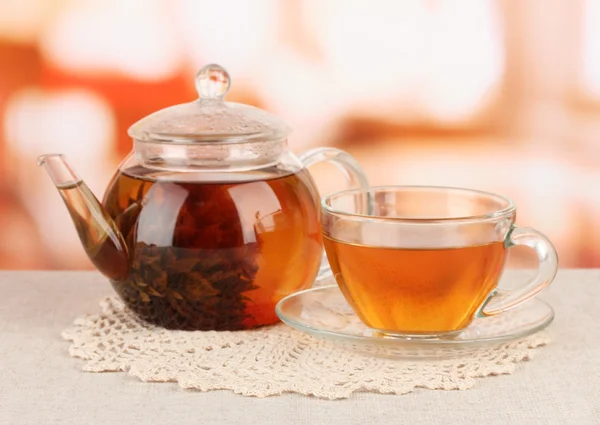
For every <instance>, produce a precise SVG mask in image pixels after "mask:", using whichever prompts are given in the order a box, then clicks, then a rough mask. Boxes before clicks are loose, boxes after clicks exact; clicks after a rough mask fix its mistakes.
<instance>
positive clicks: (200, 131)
mask: <svg viewBox="0 0 600 425" xmlns="http://www.w3.org/2000/svg"><path fill="white" fill-rule="evenodd" d="M230 83H231V80H230V78H229V74H228V73H227V71H226V70H225V69H224V68H223V67H221V66H219V65H216V64H210V65H206V66H205V67H204V68H202V69H201V70H200V71H198V73H197V74H196V78H195V84H196V91H197V92H198V96H199V98H198V99H197V100H195V101H193V102H189V103H183V104H179V105H174V106H171V107H168V108H165V109H161V110H159V111H157V112H154V113H153V114H150V115H148V116H147V117H145V118H142V119H141V120H140V121H138V122H136V123H135V124H133V125H132V126H131V127H129V130H128V134H129V136H131V137H132V138H133V139H135V140H139V141H142V142H170V143H176V144H192V143H193V144H196V143H243V142H245V141H252V142H256V141H261V140H276V139H282V138H285V137H286V136H287V135H288V134H289V133H290V129H289V127H288V126H287V125H286V123H285V122H283V121H282V120H281V119H279V118H278V117H276V116H275V115H272V114H270V113H269V112H267V111H264V110H262V109H259V108H255V107H253V106H250V105H245V104H241V103H236V102H225V101H224V100H223V98H224V96H225V95H226V94H227V92H228V91H229V86H230Z"/></svg>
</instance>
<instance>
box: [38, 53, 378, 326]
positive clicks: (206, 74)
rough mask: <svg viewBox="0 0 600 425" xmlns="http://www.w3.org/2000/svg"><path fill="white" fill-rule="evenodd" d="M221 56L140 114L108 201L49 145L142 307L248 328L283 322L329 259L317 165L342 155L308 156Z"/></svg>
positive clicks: (92, 231)
mask: <svg viewBox="0 0 600 425" xmlns="http://www.w3.org/2000/svg"><path fill="white" fill-rule="evenodd" d="M229 84H230V81H229V76H228V74H227V72H226V71H225V70H224V69H223V68H221V67H220V66H218V65H208V66H206V67H204V68H203V69H202V70H200V71H199V73H198V74H197V76H196V88H197V90H198V94H199V99H198V100H196V101H194V102H191V103H186V104H181V105H175V106H172V107H169V108H166V109H163V110H160V111H158V112H155V113H154V114H151V115H149V116H148V117H146V118H144V119H142V120H140V121H139V122H137V123H136V124H134V125H133V126H132V127H131V128H130V129H129V135H130V136H131V137H132V139H133V142H134V149H133V151H132V152H131V153H130V154H129V156H128V157H127V158H126V159H125V160H124V161H123V162H122V163H121V165H120V167H119V170H118V171H117V172H116V173H115V175H114V177H113V178H112V180H111V182H110V184H109V186H108V188H107V190H106V193H105V195H104V198H103V200H102V203H100V202H99V201H98V200H97V198H96V197H95V196H94V195H93V194H92V193H91V191H90V190H89V188H88V187H87V186H86V185H85V183H84V182H83V181H82V180H81V179H80V178H79V177H78V176H77V175H76V173H75V172H74V171H73V170H72V169H71V168H70V166H69V165H68V164H67V163H66V161H65V158H64V156H62V155H60V154H49V155H42V156H41V157H40V158H39V161H38V162H39V164H40V165H43V166H44V167H45V169H46V171H47V172H48V173H49V174H50V177H51V178H52V180H53V182H54V184H55V185H56V187H57V188H58V190H59V193H60V194H61V196H62V198H63V200H64V201H65V205H66V206H67V209H68V211H69V213H70V215H71V218H72V219H73V222H74V224H75V227H76V229H77V232H78V235H79V237H80V239H81V241H82V244H83V246H84V249H85V251H86V253H87V254H88V256H89V258H90V260H91V261H92V263H93V264H94V265H95V266H96V267H97V268H98V270H99V271H100V272H101V273H103V274H104V275H105V276H106V277H108V278H109V280H110V281H111V283H112V285H113V287H114V289H115V290H116V292H117V293H118V294H119V296H120V297H121V299H122V300H123V301H124V302H125V304H126V305H127V306H128V307H129V308H130V309H131V310H132V311H133V312H134V313H135V314H137V315H138V316H139V317H140V318H142V319H144V320H146V321H147V322H150V323H152V324H156V325H159V326H163V327H166V328H170V329H186V330H240V329H250V328H254V327H257V326H263V325H268V324H272V323H275V322H277V320H278V319H277V316H276V315H275V310H274V309H275V305H276V304H277V302H278V301H279V300H280V299H282V298H283V297H285V296H287V295H289V294H291V293H293V292H296V291H298V290H302V289H305V288H307V287H308V286H310V285H311V284H312V282H313V281H314V280H315V278H316V276H317V275H318V274H321V275H323V274H326V273H328V272H330V270H329V267H328V265H327V264H326V263H325V264H322V259H323V242H322V237H321V229H320V219H319V214H320V213H319V194H318V192H317V188H316V186H315V184H314V182H313V180H312V178H311V176H310V174H309V173H308V171H307V170H306V167H308V166H310V165H312V164H313V163H315V162H319V161H331V162H333V163H335V164H336V165H338V166H339V167H340V168H341V169H342V170H343V171H344V174H345V175H346V177H347V178H348V183H349V185H351V186H352V185H357V184H358V185H361V186H363V187H367V186H368V185H367V181H366V179H365V176H364V174H363V172H362V171H361V169H360V167H359V165H358V164H357V163H356V161H355V160H354V159H353V158H352V157H351V156H350V155H348V154H347V153H345V152H343V151H341V150H339V149H333V148H318V149H313V150H311V151H309V152H306V153H305V154H304V155H302V156H300V158H298V157H296V156H295V155H294V154H293V153H292V152H291V151H290V150H289V148H288V146H287V136H288V134H289V129H288V127H287V126H286V125H285V123H283V122H282V121H281V120H279V119H278V118H277V117H275V116H273V115H271V114H269V113H267V112H266V111H263V110H260V109H258V108H254V107H251V106H248V105H242V104H238V103H233V102H225V101H224V100H223V97H224V96H225V94H226V93H227V91H228V89H229Z"/></svg>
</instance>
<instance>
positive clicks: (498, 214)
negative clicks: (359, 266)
mask: <svg viewBox="0 0 600 425" xmlns="http://www.w3.org/2000/svg"><path fill="white" fill-rule="evenodd" d="M406 189H409V190H415V189H421V190H438V191H453V192H463V193H471V194H476V195H483V196H486V197H488V198H494V199H496V200H499V201H501V202H502V203H504V204H506V206H505V207H504V208H501V209H499V210H496V211H494V212H491V213H488V214H478V215H470V216H456V217H428V218H420V217H414V218H411V217H385V216H380V215H369V214H359V213H350V212H347V211H342V210H338V209H336V208H333V207H332V206H331V205H329V204H328V201H331V200H332V199H333V198H336V197H339V196H343V195H354V194H359V193H367V192H371V193H372V192H377V191H386V190H387V191H398V190H406ZM321 209H322V210H324V211H326V212H327V213H329V214H335V215H341V216H345V217H355V218H360V219H368V220H379V221H390V222H398V223H412V224H419V223H420V224H431V223H456V222H481V221H493V220H498V219H500V218H504V217H506V216H509V215H511V214H513V213H514V212H515V211H516V209H517V207H516V205H515V203H514V201H513V200H512V199H510V198H508V197H506V196H503V195H498V194H497V193H493V192H487V191H484V190H478V189H467V188H463V187H458V186H430V185H384V186H369V187H367V188H362V187H360V188H355V189H345V190H340V191H337V192H334V193H331V194H329V195H327V196H324V197H323V198H322V199H321Z"/></svg>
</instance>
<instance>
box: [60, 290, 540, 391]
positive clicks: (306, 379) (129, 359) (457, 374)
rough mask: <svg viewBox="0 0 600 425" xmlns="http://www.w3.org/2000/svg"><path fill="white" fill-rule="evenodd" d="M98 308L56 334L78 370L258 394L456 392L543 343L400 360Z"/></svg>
mask: <svg viewBox="0 0 600 425" xmlns="http://www.w3.org/2000/svg"><path fill="white" fill-rule="evenodd" d="M100 307H101V313H100V314H98V315H89V316H84V317H80V318H78V319H76V320H75V323H74V326H73V327H71V328H69V329H67V330H65V331H64V332H63V337H64V338H65V339H67V340H69V341H71V346H70V348H69V353H70V355H71V356H72V357H78V358H81V359H84V360H85V362H84V365H83V370H84V371H88V372H118V371H124V372H127V373H129V374H130V375H133V376H136V377H138V378H139V379H141V380H142V381H146V382H177V383H178V384H179V386H180V387H182V388H186V389H195V390H200V391H210V390H232V391H234V392H235V393H238V394H242V395H245V396H256V397H266V396H272V395H278V394H282V393H286V392H294V393H299V394H304V395H312V396H315V397H319V398H326V399H338V398H346V397H349V396H350V395H351V394H352V393H353V392H355V391H368V392H377V393H386V394H405V393H408V392H411V391H412V390H413V389H415V388H426V389H442V390H464V389H467V388H470V387H472V386H473V385H475V382H476V379H475V378H482V377H485V376H493V375H500V374H510V373H512V372H513V371H514V370H515V367H516V364H517V363H519V362H522V361H526V360H529V359H530V358H531V357H532V354H533V351H534V350H533V349H534V348H536V347H540V346H542V345H545V344H547V343H548V342H549V338H548V336H547V334H545V333H539V334H536V335H532V336H530V337H527V338H525V339H522V340H520V341H515V342H512V343H508V344H504V345H501V346H496V347H493V348H488V349H486V350H481V351H477V352H476V353H473V354H471V355H469V356H467V357H464V358H452V359H446V360H437V361H436V360H427V361H406V360H400V359H397V358H386V357H382V356H373V355H369V354H368V353H365V352H361V351H353V350H349V349H347V348H343V347H341V346H339V345H337V344H335V343H333V342H330V341H326V340H321V339H316V338H313V337H311V336H309V335H307V334H304V333H302V332H299V331H297V330H294V329H292V328H290V327H288V326H286V325H283V324H280V325H275V326H271V327H266V328H261V329H257V330H252V331H238V332H214V331H213V332H187V331H173V330H166V329H162V328H158V327H154V326H151V325H148V324H145V323H143V322H141V321H139V320H138V319H137V318H136V317H134V316H133V315H132V314H131V313H130V312H129V311H128V310H127V308H126V307H125V306H124V305H123V303H122V302H121V301H120V300H118V299H117V298H114V297H110V298H107V299H105V300H104V301H102V302H101V303H100Z"/></svg>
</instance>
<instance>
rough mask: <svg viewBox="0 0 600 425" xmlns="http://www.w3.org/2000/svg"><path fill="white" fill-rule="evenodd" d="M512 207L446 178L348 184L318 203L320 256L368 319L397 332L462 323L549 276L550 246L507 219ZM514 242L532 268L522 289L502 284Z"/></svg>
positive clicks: (451, 329)
mask: <svg viewBox="0 0 600 425" xmlns="http://www.w3.org/2000/svg"><path fill="white" fill-rule="evenodd" d="M515 216H516V207H515V204H514V203H513V202H512V201H511V200H509V199H507V198H505V197H503V196H500V195H496V194H492V193H487V192H481V191H476V190H469V189H459V188H448V187H428V186H389V187H373V188H370V189H368V190H365V189H356V190H346V191H343V192H338V193H335V194H333V195H330V196H328V197H325V198H324V199H323V201H322V203H321V217H322V228H323V236H324V240H325V248H326V252H327V257H328V259H329V262H330V264H331V269H332V271H333V273H334V276H335V279H336V281H337V283H338V285H339V287H340V289H341V291H342V293H343V294H344V296H345V297H346V299H347V301H348V303H349V304H350V305H351V306H352V308H353V309H354V311H355V312H356V314H357V315H358V316H359V317H360V319H361V320H362V321H363V322H364V323H365V324H366V325H367V326H369V327H371V328H373V329H376V330H379V331H381V332H383V333H386V334H396V335H403V336H441V335H448V334H452V333H455V332H460V331H461V330H462V329H464V328H465V327H467V326H468V325H469V324H470V323H471V321H472V320H473V318H474V317H484V316H494V315H497V314H499V313H502V312H505V311H507V310H510V309H512V308H513V307H515V306H517V305H519V304H521V303H523V302H525V301H527V300H528V299H530V298H532V297H534V296H535V295H536V294H538V293H539V292H540V291H541V290H542V289H544V288H545V287H546V286H548V284H550V282H551V281H552V280H553V279H554V276H555V275H556V272H557V269H558V258H557V254H556V250H555V249H554V247H553V245H552V243H551V242H550V241H549V240H548V238H546V237H545V236H544V235H543V234H541V233H540V232H538V231H536V230H533V229H529V228H520V227H515V225H514V221H515ZM516 245H525V246H528V247H530V248H532V249H533V250H534V251H535V252H536V254H537V257H538V259H539V268H538V271H537V274H536V276H535V277H534V278H532V279H531V280H530V281H529V282H526V283H525V284H524V285H523V286H522V287H520V289H516V290H512V291H502V293H500V292H498V291H497V285H498V281H499V279H500V277H501V275H502V272H503V270H504V267H505V262H506V258H507V253H508V250H509V249H510V248H511V247H513V246H516Z"/></svg>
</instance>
